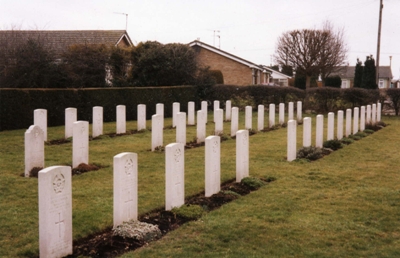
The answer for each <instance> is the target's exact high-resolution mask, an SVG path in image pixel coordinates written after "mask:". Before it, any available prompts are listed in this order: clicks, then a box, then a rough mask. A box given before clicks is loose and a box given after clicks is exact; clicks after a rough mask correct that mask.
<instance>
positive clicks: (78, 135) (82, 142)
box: [72, 121, 89, 168]
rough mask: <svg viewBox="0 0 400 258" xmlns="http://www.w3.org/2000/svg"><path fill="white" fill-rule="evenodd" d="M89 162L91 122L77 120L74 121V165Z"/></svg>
mask: <svg viewBox="0 0 400 258" xmlns="http://www.w3.org/2000/svg"><path fill="white" fill-rule="evenodd" d="M81 163H84V164H89V122H87V121H77V122H75V123H74V131H73V137H72V167H74V168H75V167H77V166H79V164H81Z"/></svg>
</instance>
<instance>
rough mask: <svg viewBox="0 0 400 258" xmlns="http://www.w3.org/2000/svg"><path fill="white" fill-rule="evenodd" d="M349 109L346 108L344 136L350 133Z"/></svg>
mask: <svg viewBox="0 0 400 258" xmlns="http://www.w3.org/2000/svg"><path fill="white" fill-rule="evenodd" d="M351 111H352V110H351V109H349V108H348V109H346V132H345V136H346V137H349V135H350V134H351Z"/></svg>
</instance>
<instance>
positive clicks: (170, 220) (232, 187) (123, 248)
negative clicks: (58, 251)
mask: <svg viewBox="0 0 400 258" xmlns="http://www.w3.org/2000/svg"><path fill="white" fill-rule="evenodd" d="M261 180H263V181H265V182H272V181H274V180H275V179H274V178H268V179H261ZM255 190H257V189H254V188H252V187H251V186H248V185H245V184H243V183H236V182H235V180H234V179H232V180H229V181H227V182H225V183H223V184H222V185H221V191H220V192H219V193H217V194H214V195H212V196H211V197H205V196H204V192H201V193H199V194H196V195H194V196H191V197H187V198H186V201H185V205H199V206H201V207H202V208H203V209H204V210H205V211H207V212H209V211H212V210H215V209H218V208H219V207H221V206H222V205H224V204H226V203H229V202H231V201H233V200H235V199H237V198H239V197H240V196H244V195H247V194H249V193H250V192H252V191H255ZM190 220H191V219H188V218H185V217H182V216H179V215H177V214H175V213H173V212H171V211H165V209H164V207H162V208H158V209H155V210H153V211H151V212H149V213H146V214H143V215H141V216H139V221H141V222H146V223H150V224H153V225H157V226H158V227H159V229H160V230H161V232H162V235H163V236H164V235H166V234H167V233H168V232H169V231H172V230H175V229H177V228H179V227H180V226H181V225H183V224H184V223H186V222H188V221H190ZM146 244H147V243H146V242H141V241H138V240H135V239H130V238H123V237H120V236H114V235H113V231H112V228H111V227H109V228H107V229H105V230H104V231H102V232H99V233H97V234H94V235H90V236H88V237H85V238H82V239H78V240H75V241H74V244H73V254H72V255H70V256H67V257H69V258H72V257H80V256H90V257H117V256H119V255H121V254H123V253H126V252H128V251H132V250H135V249H137V248H140V247H142V246H144V245H146Z"/></svg>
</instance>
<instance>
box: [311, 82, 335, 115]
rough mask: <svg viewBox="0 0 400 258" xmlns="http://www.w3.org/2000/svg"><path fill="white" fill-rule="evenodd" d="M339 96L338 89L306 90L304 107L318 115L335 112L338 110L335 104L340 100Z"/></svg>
mask: <svg viewBox="0 0 400 258" xmlns="http://www.w3.org/2000/svg"><path fill="white" fill-rule="evenodd" d="M340 96H341V93H340V89H336V88H330V87H324V88H312V89H308V90H307V97H306V100H305V106H306V107H307V109H312V110H315V111H316V112H318V113H326V112H335V111H337V110H338V104H337V102H338V101H339V100H340Z"/></svg>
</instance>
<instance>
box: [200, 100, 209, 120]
mask: <svg viewBox="0 0 400 258" xmlns="http://www.w3.org/2000/svg"><path fill="white" fill-rule="evenodd" d="M201 110H202V111H203V112H204V117H205V119H206V120H205V121H206V124H207V122H208V103H207V101H202V102H201Z"/></svg>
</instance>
